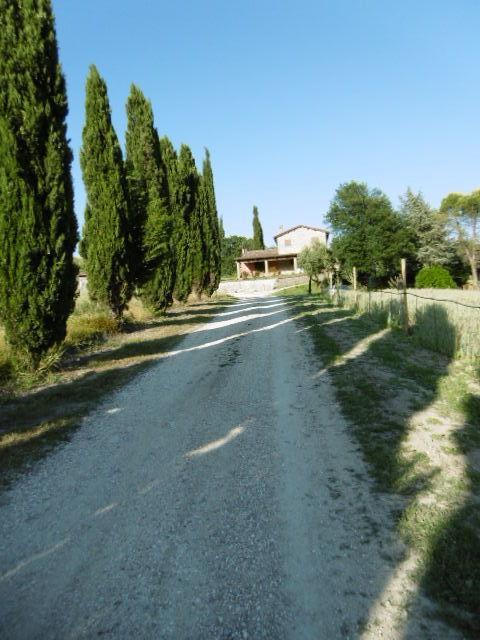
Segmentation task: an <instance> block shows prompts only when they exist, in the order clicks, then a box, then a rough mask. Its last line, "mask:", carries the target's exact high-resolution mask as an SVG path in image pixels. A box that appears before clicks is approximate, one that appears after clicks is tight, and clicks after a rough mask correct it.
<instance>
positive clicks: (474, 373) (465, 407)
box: [282, 287, 480, 637]
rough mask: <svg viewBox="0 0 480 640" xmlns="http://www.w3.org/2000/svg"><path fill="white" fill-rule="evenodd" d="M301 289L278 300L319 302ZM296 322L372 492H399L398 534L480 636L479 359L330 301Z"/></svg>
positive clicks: (429, 585)
mask: <svg viewBox="0 0 480 640" xmlns="http://www.w3.org/2000/svg"><path fill="white" fill-rule="evenodd" d="M305 293H306V288H305V287H299V288H297V289H296V290H287V291H285V292H282V294H283V295H285V296H289V297H292V298H293V300H297V301H298V304H299V305H300V306H301V307H302V309H308V307H309V305H318V303H319V302H320V300H321V297H320V295H319V294H315V295H312V296H306V295H305ZM302 322H304V323H305V325H306V326H308V327H309V329H310V334H311V336H312V339H313V341H314V344H315V349H316V353H317V354H318V357H319V359H320V361H321V363H322V365H323V367H324V368H325V369H326V370H327V371H328V372H329V375H330V377H331V380H332V381H333V384H334V387H335V390H336V395H337V398H338V400H339V402H340V405H341V408H342V412H343V414H344V415H345V417H346V418H347V420H348V422H349V424H350V425H351V426H352V430H353V433H354V435H355V437H356V438H357V440H358V442H359V443H360V445H361V448H362V451H363V455H364V457H365V459H366V461H367V462H368V464H369V466H370V468H371V470H372V473H373V476H374V478H375V480H376V486H377V488H378V490H379V491H382V492H391V493H394V494H396V495H397V496H399V504H400V505H402V506H401V508H400V510H399V512H398V514H397V522H396V524H397V527H398V531H399V534H400V535H401V536H402V538H403V539H404V540H405V541H406V542H407V543H408V545H409V546H410V547H411V548H412V550H414V551H415V552H416V554H417V555H418V558H419V562H418V569H417V579H418V582H419V584H420V585H421V586H422V587H423V588H424V589H425V590H426V592H428V593H429V594H430V595H431V596H433V597H434V598H435V599H436V601H437V602H438V603H439V604H440V607H441V612H442V614H443V615H444V616H445V617H446V618H447V619H448V620H449V621H450V622H452V623H455V625H457V626H459V627H461V628H462V630H463V632H464V633H465V634H469V635H471V637H478V634H479V632H480V385H479V363H478V362H475V361H462V360H453V359H451V358H448V357H445V356H442V355H440V354H436V353H433V352H431V351H427V350H425V349H422V348H420V347H419V346H418V344H416V343H415V341H414V340H412V339H411V338H407V337H406V336H404V335H403V334H402V333H401V332H399V331H396V330H392V329H388V328H382V327H380V326H378V325H376V324H374V323H372V322H371V321H369V320H368V319H366V318H364V317H363V318H362V317H359V316H355V315H354V312H353V311H351V310H346V309H336V308H334V307H331V306H330V305H329V306H328V308H327V304H326V303H325V311H324V312H322V311H321V312H320V313H319V314H318V315H317V316H315V317H307V316H305V317H304V318H303V319H302Z"/></svg>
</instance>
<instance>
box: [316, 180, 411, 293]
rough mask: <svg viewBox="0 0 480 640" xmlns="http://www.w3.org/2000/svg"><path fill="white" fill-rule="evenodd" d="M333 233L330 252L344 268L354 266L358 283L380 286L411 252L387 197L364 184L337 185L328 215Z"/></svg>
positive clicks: (404, 228) (405, 230)
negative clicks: (331, 251)
mask: <svg viewBox="0 0 480 640" xmlns="http://www.w3.org/2000/svg"><path fill="white" fill-rule="evenodd" d="M327 220H328V222H329V223H330V224H331V226H332V229H333V231H334V233H335V238H334V240H333V242H332V250H333V253H334V255H335V257H336V259H337V260H338V261H339V262H340V264H341V265H342V267H343V268H345V269H348V270H350V269H352V268H353V267H357V273H358V278H359V281H360V282H363V283H365V284H366V283H367V282H369V283H370V284H372V283H374V284H375V285H382V284H385V283H387V282H388V280H389V278H391V277H393V276H394V275H395V274H396V273H398V271H399V268H400V259H401V258H405V257H407V258H408V257H409V256H411V255H412V253H413V250H414V244H413V241H412V237H411V233H410V230H409V229H408V227H407V226H406V225H405V224H403V223H402V219H401V217H400V215H399V214H397V213H396V212H395V211H394V210H393V208H392V205H391V203H390V200H389V199H388V198H387V196H386V195H385V194H384V193H382V192H381V191H380V190H378V189H369V188H368V186H367V185H366V184H365V183H363V182H362V183H359V182H355V181H352V182H348V183H345V184H342V185H340V186H339V188H338V189H337V191H336V193H335V197H334V199H333V201H332V203H331V205H330V209H329V211H328V213H327Z"/></svg>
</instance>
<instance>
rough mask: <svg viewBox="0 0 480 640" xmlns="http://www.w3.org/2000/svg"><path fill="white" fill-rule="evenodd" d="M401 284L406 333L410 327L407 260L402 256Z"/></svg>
mask: <svg viewBox="0 0 480 640" xmlns="http://www.w3.org/2000/svg"><path fill="white" fill-rule="evenodd" d="M401 265H402V285H403V330H404V331H405V333H406V334H407V335H408V334H409V333H410V327H409V322H408V300H407V261H406V259H405V258H402V261H401Z"/></svg>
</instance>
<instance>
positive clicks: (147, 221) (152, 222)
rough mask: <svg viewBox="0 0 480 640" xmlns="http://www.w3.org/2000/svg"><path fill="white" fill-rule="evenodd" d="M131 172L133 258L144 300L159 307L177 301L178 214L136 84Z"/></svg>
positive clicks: (130, 104)
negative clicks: (174, 252)
mask: <svg viewBox="0 0 480 640" xmlns="http://www.w3.org/2000/svg"><path fill="white" fill-rule="evenodd" d="M127 117H128V126H127V133H126V147H127V156H126V170H127V181H128V187H129V193H130V205H131V220H132V224H131V227H132V228H133V251H132V256H133V259H134V263H135V264H136V265H137V267H136V282H137V284H138V286H139V291H140V295H141V297H142V299H143V300H144V301H145V302H146V304H147V305H148V306H150V307H152V308H154V309H156V310H164V309H165V308H166V307H167V306H168V305H169V304H170V303H171V302H172V288H173V260H172V256H171V232H172V215H171V211H170V202H169V193H168V178H167V175H166V168H165V167H164V165H163V162H162V158H161V150H160V141H159V139H158V134H157V131H156V129H155V127H154V122H153V111H152V107H151V104H150V102H149V101H148V100H147V99H146V98H145V96H144V95H143V93H142V92H141V90H140V89H139V88H138V87H136V86H135V85H132V87H131V91H130V96H129V98H128V101H127Z"/></svg>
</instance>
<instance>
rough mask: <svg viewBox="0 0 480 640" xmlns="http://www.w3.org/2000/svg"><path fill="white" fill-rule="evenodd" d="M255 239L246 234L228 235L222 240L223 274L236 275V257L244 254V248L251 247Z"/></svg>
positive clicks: (227, 275)
mask: <svg viewBox="0 0 480 640" xmlns="http://www.w3.org/2000/svg"><path fill="white" fill-rule="evenodd" d="M252 244H253V241H252V239H251V238H245V237H244V236H226V237H225V238H224V239H223V242H222V276H226V277H229V276H236V275H237V267H236V263H235V259H236V258H239V257H240V256H241V255H242V249H251V248H252Z"/></svg>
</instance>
